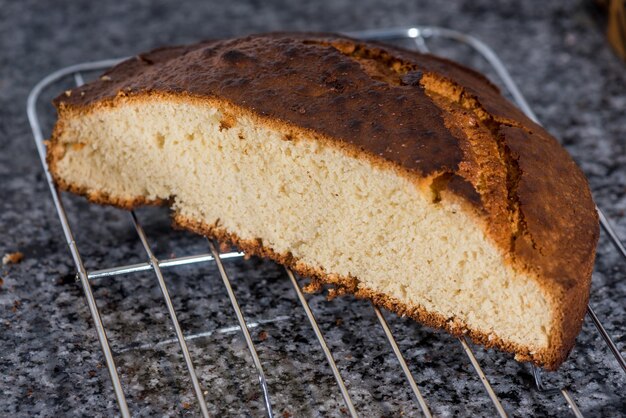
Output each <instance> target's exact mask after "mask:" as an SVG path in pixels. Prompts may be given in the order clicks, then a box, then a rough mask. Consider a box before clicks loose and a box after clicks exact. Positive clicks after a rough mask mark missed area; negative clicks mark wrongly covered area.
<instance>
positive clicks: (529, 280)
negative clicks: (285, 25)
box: [48, 33, 599, 369]
mask: <svg viewBox="0 0 626 418" xmlns="http://www.w3.org/2000/svg"><path fill="white" fill-rule="evenodd" d="M55 104H56V106H57V108H58V112H59V119H58V122H57V123H56V126H55V129H54V132H53V135H52V138H51V140H50V142H49V144H48V145H49V146H48V163H49V166H50V170H51V172H52V174H53V176H54V179H55V181H56V182H57V184H58V185H59V187H60V188H62V189H64V190H69V191H71V192H75V193H79V194H82V195H85V196H86V197H87V198H88V199H89V200H91V201H92V202H96V203H102V204H111V205H116V206H119V207H123V208H127V209H130V208H133V207H136V206H138V205H143V204H156V203H163V204H166V203H167V204H170V205H171V208H172V209H173V211H174V220H175V223H176V224H177V225H179V226H182V227H184V228H187V229H190V230H193V231H196V232H198V233H201V234H205V235H207V236H210V237H214V238H217V239H219V240H221V241H224V242H230V243H233V244H235V245H236V246H238V247H239V248H241V249H243V250H244V251H246V252H247V253H249V254H253V255H259V256H264V257H269V258H271V259H274V260H276V261H277V262H279V263H282V264H284V265H286V266H289V267H291V268H292V269H293V270H295V271H296V272H298V273H300V274H302V275H304V276H308V277H311V278H313V280H314V281H315V283H319V284H326V285H330V286H332V287H334V288H335V289H336V291H338V292H340V293H341V292H348V293H352V294H354V295H356V296H357V297H364V298H369V299H371V300H373V301H374V302H375V303H376V304H378V305H380V306H383V307H385V308H387V309H389V310H391V311H394V312H396V313H398V314H401V315H408V316H410V317H412V318H414V319H416V320H417V321H420V322H422V323H424V324H426V325H429V326H432V327H437V328H443V329H446V330H447V331H448V332H450V333H452V334H455V335H460V334H465V335H468V336H469V337H470V338H471V339H472V340H474V341H475V342H477V343H480V344H483V345H485V346H488V347H497V348H499V349H501V350H504V351H508V352H511V353H514V354H515V357H516V359H518V360H520V361H531V362H533V363H535V364H537V365H541V366H543V367H545V368H547V369H555V368H557V367H558V366H559V365H560V364H561V363H562V362H563V361H564V359H565V358H566V357H567V354H568V353H569V351H570V350H571V348H572V347H573V345H574V341H575V338H576V335H577V334H578V333H579V331H580V329H581V325H582V321H583V317H584V315H585V308H586V303H587V300H588V297H589V287H590V279H591V272H592V268H593V262H594V257H595V248H596V243H597V240H598V235H599V227H598V219H597V214H596V211H595V207H594V204H593V201H592V197H591V193H590V191H589V187H588V185H587V181H586V179H585V177H584V175H583V174H582V172H581V171H580V169H579V168H578V167H577V166H576V165H575V163H574V162H573V161H572V159H571V157H570V156H569V155H568V154H567V152H566V151H565V150H564V149H563V148H561V146H560V145H559V144H558V143H557V141H556V140H555V139H554V138H552V137H551V136H550V135H549V134H548V133H546V131H545V130H544V129H542V128H541V127H540V126H538V125H537V124H535V123H533V122H532V121H531V120H529V119H528V118H527V117H525V116H524V115H523V113H522V112H520V111H519V110H518V109H517V108H515V107H514V106H513V105H512V104H510V103H509V102H508V101H507V100H506V99H504V98H503V97H502V96H501V95H500V93H499V91H498V89H497V88H496V87H494V86H493V85H492V84H491V83H490V82H489V81H487V79H486V78H484V77H483V76H481V75H479V74H477V73H476V72H474V71H472V70H470V69H467V68H464V67H462V66H459V65H457V64H454V63H452V62H449V61H447V60H444V59H440V58H436V57H433V56H428V55H421V54H418V53H415V52H410V51H406V50H402V49H398V48H394V47H388V46H383V45H380V44H372V43H365V42H361V41H356V40H353V39H349V38H345V37H342V36H339V35H329V34H289V33H282V34H268V35H256V36H250V37H246V38H240V39H229V40H220V41H208V42H203V43H199V44H195V45H191V46H182V47H173V48H163V49H158V50H155V51H152V52H149V53H146V54H142V55H139V56H136V57H134V58H131V59H129V60H127V61H125V62H123V63H121V64H120V65H118V66H116V67H115V68H113V69H111V70H110V71H108V72H107V73H105V74H104V75H103V76H102V77H100V79H99V80H97V81H95V82H92V83H89V84H86V85H84V86H82V87H80V88H76V89H73V90H68V91H66V92H65V93H63V94H61V95H60V96H59V97H58V98H57V99H56V101H55Z"/></svg>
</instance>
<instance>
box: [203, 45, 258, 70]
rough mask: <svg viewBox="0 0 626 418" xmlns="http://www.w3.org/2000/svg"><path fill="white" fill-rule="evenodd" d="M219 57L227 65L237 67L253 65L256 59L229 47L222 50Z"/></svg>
mask: <svg viewBox="0 0 626 418" xmlns="http://www.w3.org/2000/svg"><path fill="white" fill-rule="evenodd" d="M205 56H206V55H205ZM220 58H221V60H222V61H223V62H225V63H227V64H229V65H234V66H237V67H243V66H247V65H253V64H254V63H255V62H256V59H255V58H254V57H252V56H250V55H249V54H246V53H244V52H242V51H240V50H238V49H230V50H227V51H224V52H223V53H222V54H221V56H220Z"/></svg>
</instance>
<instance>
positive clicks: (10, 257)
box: [2, 251, 24, 265]
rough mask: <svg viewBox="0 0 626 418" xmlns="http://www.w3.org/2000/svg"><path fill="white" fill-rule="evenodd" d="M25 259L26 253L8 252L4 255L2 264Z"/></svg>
mask: <svg viewBox="0 0 626 418" xmlns="http://www.w3.org/2000/svg"><path fill="white" fill-rule="evenodd" d="M23 259H24V254H23V253H21V252H19V251H16V252H14V253H6V254H5V255H4V257H2V264H5V265H6V264H17V263H19V262H21V261H22V260H23Z"/></svg>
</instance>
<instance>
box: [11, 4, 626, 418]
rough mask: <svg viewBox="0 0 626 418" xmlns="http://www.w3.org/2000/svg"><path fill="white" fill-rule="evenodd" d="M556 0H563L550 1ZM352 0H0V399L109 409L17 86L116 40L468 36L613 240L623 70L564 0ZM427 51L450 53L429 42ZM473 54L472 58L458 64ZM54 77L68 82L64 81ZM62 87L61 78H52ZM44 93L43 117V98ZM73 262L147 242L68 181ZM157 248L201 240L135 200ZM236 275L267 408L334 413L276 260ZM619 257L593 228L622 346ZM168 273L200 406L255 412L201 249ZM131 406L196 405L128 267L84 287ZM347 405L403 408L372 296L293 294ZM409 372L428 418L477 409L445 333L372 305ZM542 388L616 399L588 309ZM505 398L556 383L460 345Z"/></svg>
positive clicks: (591, 402)
mask: <svg viewBox="0 0 626 418" xmlns="http://www.w3.org/2000/svg"><path fill="white" fill-rule="evenodd" d="M558 3H561V2H558ZM562 3H563V4H561V5H558V4H557V2H544V1H525V2H520V1H500V2H493V1H487V0H480V1H464V2H445V4H444V3H442V2H436V1H434V0H433V1H427V2H424V1H399V0H391V1H386V2H375V1H371V0H365V1H362V2H359V3H358V7H357V6H356V3H354V2H349V1H327V2H309V3H306V4H302V5H300V4H299V3H298V2H290V1H287V0H283V1H267V2H260V1H256V0H251V1H247V2H212V3H211V2H201V1H195V2H184V3H183V2H172V3H171V4H166V3H165V2H163V1H157V2H152V1H129V2H124V3H123V4H118V5H115V4H114V3H113V2H69V1H55V2H50V3H49V4H45V3H44V2H38V1H22V2H9V1H4V2H1V3H0V51H1V52H0V144H1V148H0V149H1V151H0V181H1V183H2V188H1V190H0V236H2V239H0V255H2V254H4V253H7V252H11V251H16V250H19V251H22V252H23V253H24V255H25V259H24V261H23V262H22V263H21V264H18V265H12V266H3V267H2V270H0V277H1V281H0V393H1V394H2V395H1V397H0V399H1V401H0V415H2V416H111V415H115V414H116V413H117V409H116V403H115V400H114V397H113V393H112V389H111V384H110V381H109V378H108V374H107V371H106V368H104V367H102V364H103V358H102V355H101V352H100V349H99V346H98V343H97V338H96V334H95V331H94V329H93V325H92V321H91V318H90V316H89V312H88V310H87V307H86V304H85V300H84V298H83V296H82V291H81V289H80V288H79V286H78V285H77V284H76V283H75V282H74V272H75V269H74V265H73V263H72V260H71V258H70V255H69V252H68V250H67V247H66V245H65V243H64V241H63V239H62V233H61V228H60V224H59V221H58V219H57V216H56V213H55V210H54V207H53V205H52V201H51V198H50V195H49V192H48V190H47V188H46V187H47V186H46V185H45V183H44V180H43V175H42V170H41V168H40V165H39V161H38V158H37V155H36V151H35V147H34V144H33V141H32V136H31V133H30V129H29V127H28V124H27V121H26V115H25V102H26V96H27V94H28V91H29V89H30V88H31V87H32V86H33V85H34V84H35V83H36V82H37V81H38V80H39V79H40V78H42V77H43V76H44V75H45V74H47V73H49V72H51V71H52V70H55V69H57V68H60V67H63V66H67V65H70V64H74V63H77V62H82V61H87V60H97V59H103V58H109V57H115V56H124V55H130V54H133V53H136V52H140V51H142V50H145V49H149V48H152V47H155V46H159V45H162V44H170V43H184V42H192V41H196V40H198V39H202V38H210V37H220V36H226V35H240V34H245V33H249V32H258V31H266V30H278V29H297V30H304V29H309V30H335V31H337V30H357V29H365V28H375V27H389V26H403V25H411V24H432V25H440V26H447V27H451V28H455V29H459V30H463V31H467V32H469V33H472V34H474V35H476V36H478V37H479V38H481V39H483V40H485V41H487V42H488V43H489V44H490V45H491V46H492V47H493V48H494V49H495V50H496V52H497V53H498V54H499V55H500V56H501V58H502V59H503V61H504V62H505V64H506V65H507V66H508V67H509V68H510V70H511V72H512V75H513V77H514V79H515V80H516V81H518V83H519V85H520V87H521V89H522V91H523V93H524V94H525V95H526V97H527V98H528V99H529V102H530V104H531V105H532V106H533V108H534V109H535V111H536V112H537V114H538V115H539V117H540V118H541V120H542V121H543V123H544V124H545V125H546V126H547V127H548V129H549V130H550V131H551V132H553V133H554V134H555V135H556V136H557V137H559V138H561V139H562V140H563V142H564V143H565V144H566V146H567V147H568V149H569V150H570V151H571V152H572V154H573V155H574V157H575V158H576V160H577V161H578V162H579V163H580V164H581V166H582V168H583V170H584V171H585V172H586V173H587V175H588V176H589V179H590V182H591V185H592V189H593V190H594V193H595V198H596V200H597V202H598V204H599V205H600V206H601V207H603V208H605V210H606V212H607V214H608V215H609V217H610V218H611V220H612V221H613V223H614V224H615V225H616V227H617V230H618V232H619V233H620V235H621V236H622V237H626V219H625V218H624V213H625V212H624V211H626V168H625V167H626V165H625V164H624V163H626V153H625V150H624V147H625V143H624V140H625V139H626V120H625V119H624V114H625V111H626V92H625V87H626V66H624V64H623V63H621V62H619V61H618V60H617V58H615V56H614V55H613V54H612V53H611V52H610V50H609V48H608V47H607V45H606V43H605V42H604V39H603V36H602V34H601V32H600V31H599V30H598V28H597V26H596V25H595V23H594V21H593V20H592V18H591V17H590V16H589V14H588V12H587V10H586V9H585V7H583V6H582V5H581V3H580V2H568V3H565V2H562ZM441 48H442V50H444V51H449V52H451V50H449V48H448V47H447V46H446V45H441ZM475 64H476V65H477V66H479V67H480V66H481V64H480V62H475ZM69 82H70V81H68V83H69ZM63 88H64V85H62V84H61V85H58V86H57V88H56V91H60V90H61V89H63ZM56 91H48V92H46V94H44V101H42V103H43V104H42V106H41V111H42V112H43V113H44V115H45V117H43V121H44V124H45V125H46V129H49V126H50V123H51V121H52V114H51V113H50V108H49V106H48V105H47V100H48V99H49V98H51V97H52V95H53V94H54V93H56ZM65 202H66V206H67V210H68V212H69V214H70V221H71V223H72V225H73V226H75V232H76V238H77V242H78V245H79V249H80V251H81V253H82V255H83V257H84V260H85V263H86V265H87V268H88V269H98V268H105V267H109V266H112V265H115V264H119V263H128V262H140V261H143V260H144V258H145V255H144V252H143V250H142V248H141V246H140V243H139V241H138V239H137V236H136V234H135V232H134V230H133V228H132V225H131V223H130V219H129V215H128V214H127V213H125V212H123V211H119V210H116V209H111V208H102V207H94V206H89V205H87V204H86V203H85V202H84V201H83V200H82V199H79V198H75V197H72V196H65ZM139 217H140V220H141V221H142V222H143V223H144V226H145V229H146V232H147V233H148V236H149V237H150V239H151V243H152V245H153V248H154V250H155V252H156V255H157V257H169V256H171V255H172V254H175V255H187V254H194V253H198V252H207V251H208V248H207V245H206V241H204V240H203V239H202V238H200V237H196V236H193V235H191V234H187V233H183V232H177V231H172V230H171V228H170V227H169V220H168V215H167V212H166V211H164V210H162V209H145V210H141V211H139ZM227 269H228V271H229V273H231V274H232V278H233V286H234V288H235V292H236V294H237V296H238V297H239V300H240V303H241V305H242V308H243V310H244V312H245V315H246V317H247V318H248V320H249V321H250V322H251V323H254V324H258V325H254V327H253V328H252V329H251V333H252V336H253V338H254V339H255V341H256V343H257V349H258V351H259V355H260V357H261V360H262V363H263V366H264V367H265V370H266V374H267V377H268V380H269V387H270V391H271V394H272V403H273V407H274V411H275V412H276V414H277V415H279V416H281V415H282V416H342V415H345V409H343V404H342V400H341V396H340V394H339V391H338V389H337V386H336V384H335V383H334V380H333V377H332V374H331V372H330V369H329V368H328V366H327V364H326V362H325V360H324V357H323V354H322V352H321V350H320V349H319V346H318V345H317V342H316V340H315V336H314V334H313V332H312V330H311V328H310V326H309V325H308V323H307V320H306V317H305V315H304V312H303V310H302V308H301V307H300V305H299V304H298V301H297V299H296V297H295V294H294V292H293V290H292V289H291V287H290V283H289V281H288V279H287V277H286V276H285V274H284V272H283V271H282V270H281V268H280V267H278V266H276V265H274V264H272V263H269V262H263V261H259V260H251V261H247V262H245V261H229V262H227ZM625 272H626V263H624V262H623V261H622V260H620V259H619V258H618V257H617V255H616V253H615V251H614V250H613V248H612V247H611V246H610V244H608V242H607V240H606V238H605V237H603V238H602V240H601V244H600V248H599V255H598V262H597V267H596V273H595V274H594V284H593V291H592V304H593V306H594V307H595V309H596V311H597V313H598V315H599V316H600V317H601V318H602V319H603V320H604V322H605V324H606V326H607V328H608V330H609V332H610V333H611V335H613V336H614V337H615V340H616V343H617V345H618V347H619V348H620V349H621V350H622V352H624V351H626V336H625V334H624V329H625V326H626V312H625V310H626V309H625V305H626V302H625V301H626V283H625V282H624V280H623V278H624V274H625ZM165 273H166V274H165V278H166V280H167V283H168V284H169V288H170V293H171V295H172V298H173V300H174V305H175V306H176V308H177V311H178V315H179V319H180V322H181V324H182V327H183V329H184V331H185V333H186V334H187V335H190V336H192V335H195V336H196V337H194V338H192V339H190V341H189V346H190V350H191V352H192V356H193V358H194V361H195V365H196V368H197V372H198V375H199V377H200V382H201V384H202V385H203V387H204V389H205V391H206V392H205V395H206V400H207V402H208V404H209V409H210V410H211V412H212V413H213V414H214V415H218V416H225V415H233V416H248V415H250V416H261V415H262V414H263V409H262V408H263V406H262V403H261V398H260V391H259V388H258V384H257V381H256V377H255V374H254V369H253V366H252V362H251V359H250V356H249V354H248V352H247V349H246V346H245V343H244V340H243V338H242V335H241V333H240V332H239V331H238V330H237V329H236V327H234V326H235V325H236V318H235V316H234V313H233V311H232V309H231V308H230V305H229V302H228V298H227V296H226V293H225V291H224V288H223V286H222V284H221V281H220V278H219V276H218V275H217V271H216V269H215V266H214V265H212V264H209V263H207V264H202V265H196V266H194V267H184V268H179V269H176V270H172V269H170V270H167V271H166V272H165ZM94 290H95V294H96V297H97V301H98V304H99V306H100V309H101V312H102V315H103V320H104V323H105V325H106V329H107V331H108V335H109V337H110V339H111V344H112V348H113V350H114V353H115V358H116V360H117V364H118V367H119V371H120V373H121V377H122V381H123V384H124V387H125V390H126V393H127V397H128V401H129V404H130V407H131V411H132V413H133V415H137V416H155V415H159V416H161V415H163V416H179V415H189V416H196V415H198V414H199V410H198V409H197V406H196V403H195V401H194V397H193V392H192V390H191V387H190V384H189V381H188V378H187V377H186V370H185V366H184V362H183V361H182V358H181V356H180V353H179V351H178V347H177V344H176V343H174V342H171V339H172V338H174V333H173V330H172V329H171V326H170V325H169V322H168V317H167V311H166V309H165V306H164V304H163V301H162V298H161V295H160V292H159V289H158V286H157V283H156V280H155V278H154V276H153V275H152V274H149V273H138V274H134V275H128V276H124V277H118V278H116V279H102V280H99V281H97V282H95V283H94ZM309 300H310V302H311V305H312V308H313V310H314V312H315V313H316V315H317V317H318V319H319V322H320V326H321V327H322V330H323V331H324V334H325V336H326V338H327V340H328V342H329V345H330V347H331V348H332V350H333V353H334V355H335V358H336V359H337V364H338V367H339V368H340V370H341V372H342V374H343V376H344V378H345V380H346V382H347V384H348V387H349V391H350V394H351V395H352V397H353V399H354V401H355V403H356V407H357V409H358V410H359V412H360V413H361V415H363V416H373V417H378V416H399V415H402V414H404V415H407V416H414V415H418V414H419V410H418V406H417V404H416V402H415V401H414V400H413V398H412V395H411V392H410V390H409V388H408V385H407V384H406V382H405V379H404V377H403V375H402V373H401V370H400V368H399V366H398V364H397V362H396V360H395V357H394V356H393V353H392V352H391V350H390V348H389V346H388V344H387V343H386V341H385V340H384V335H383V333H382V329H381V328H380V326H379V325H378V323H377V320H376V317H375V315H374V312H373V310H372V309H371V306H370V305H369V304H368V303H367V302H364V301H355V300H352V299H350V298H340V299H336V300H333V301H331V302H326V301H325V299H324V297H323V296H320V295H317V296H313V297H310V299H309ZM387 318H388V320H389V322H390V325H391V326H392V328H393V329H394V332H395V335H396V337H397V339H398V342H399V344H400V347H401V349H402V350H403V352H404V354H405V356H406V358H407V359H408V362H409V365H410V367H411V370H412V371H413V374H414V376H415V379H416V381H417V383H418V385H419V387H420V388H421V389H422V391H423V394H424V396H425V398H426V400H427V402H428V403H429V405H430V407H431V409H432V411H433V412H434V413H435V414H436V415H437V416H481V415H484V416H494V415H495V410H494V409H493V406H492V405H491V404H490V401H489V398H488V397H487V394H486V392H485V391H484V389H483V387H482V385H481V383H480V381H479V380H478V378H477V377H476V375H475V374H474V372H473V370H472V366H471V364H470V363H469V361H468V359H467V357H466V356H465V354H464V352H463V351H462V348H461V346H460V344H459V343H458V342H457V341H456V340H454V339H453V338H451V337H449V336H447V335H445V334H443V333H440V332H433V331H432V330H429V329H425V328H423V327H421V326H419V325H417V324H415V323H412V322H410V321H407V320H404V319H399V318H396V317H395V316H393V315H389V314H388V315H387ZM578 341H579V342H578V345H577V347H576V348H575V349H574V351H573V353H572V355H571V357H570V359H569V360H568V361H567V362H566V363H565V365H564V366H563V367H562V369H561V371H559V372H558V373H555V374H550V375H546V379H547V380H548V381H549V382H550V384H552V385H559V386H563V387H568V388H569V390H570V392H571V394H572V396H573V398H574V399H575V400H576V402H577V403H578V405H579V406H580V408H581V411H582V412H583V413H584V414H585V415H586V416H599V417H600V416H620V415H622V414H624V411H626V398H624V392H625V389H626V375H625V374H624V373H623V372H621V371H620V370H619V368H618V366H617V363H616V362H615V360H614V359H613V358H612V357H611V356H610V354H609V353H608V351H607V349H606V347H605V346H604V344H603V343H602V341H601V340H600V339H599V337H598V335H597V334H596V333H595V329H594V328H593V325H592V324H591V323H589V322H587V323H586V324H585V327H584V329H583V332H582V334H581V336H580V337H579V340H578ZM476 353H477V356H478V358H479V361H480V362H481V364H482V365H483V368H484V370H485V373H486V374H487V376H488V378H489V380H490V381H491V382H492V384H493V386H494V389H495V391H496V393H497V394H498V395H499V397H500V398H501V400H502V402H503V405H504V407H505V408H506V410H507V411H508V412H509V413H510V414H511V415H516V416H529V415H535V416H567V415H568V414H569V411H568V409H567V405H566V403H565V401H564V399H563V397H562V396H561V395H560V394H559V393H556V394H549V393H548V394H546V393H539V392H538V391H536V390H535V389H534V386H533V381H532V378H531V376H530V374H529V369H528V368H527V366H524V365H520V364H518V363H516V362H514V361H513V360H512V359H511V358H510V357H509V356H506V355H503V354H499V353H496V352H493V351H486V350H483V349H480V348H476Z"/></svg>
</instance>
